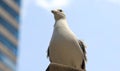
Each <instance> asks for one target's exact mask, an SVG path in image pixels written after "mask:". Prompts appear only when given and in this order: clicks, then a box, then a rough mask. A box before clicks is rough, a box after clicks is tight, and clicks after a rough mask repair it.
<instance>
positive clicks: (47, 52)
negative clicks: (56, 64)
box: [47, 47, 50, 57]
mask: <svg viewBox="0 0 120 71" xmlns="http://www.w3.org/2000/svg"><path fill="white" fill-rule="evenodd" d="M49 55H50V53H49V47H48V49H47V57H49Z"/></svg>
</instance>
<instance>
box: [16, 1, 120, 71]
mask: <svg viewBox="0 0 120 71" xmlns="http://www.w3.org/2000/svg"><path fill="white" fill-rule="evenodd" d="M58 1H60V0H23V1H22V7H21V8H22V11H21V24H20V38H19V39H20V43H19V56H18V71H45V69H46V68H47V66H48V65H49V60H48V59H47V57H46V55H47V48H48V45H49V41H50V39H51V36H52V31H53V25H54V18H53V15H52V13H51V12H50V10H51V9H55V8H62V9H63V10H64V11H65V14H66V16H67V20H68V23H69V26H70V28H71V29H72V30H73V32H74V33H75V34H76V35H77V36H78V38H79V39H81V40H83V41H84V42H85V44H86V46H87V57H88V62H87V71H120V68H119V66H120V61H119V60H120V51H119V50H120V0H61V1H60V2H59V3H58Z"/></svg>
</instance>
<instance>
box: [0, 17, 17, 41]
mask: <svg viewBox="0 0 120 71" xmlns="http://www.w3.org/2000/svg"><path fill="white" fill-rule="evenodd" d="M0 24H2V25H3V26H4V27H5V28H6V29H7V30H8V31H9V32H10V33H11V34H12V35H13V36H15V38H16V39H18V30H17V29H16V28H14V27H13V26H12V25H11V24H10V23H9V22H7V21H6V20H5V19H3V17H0Z"/></svg>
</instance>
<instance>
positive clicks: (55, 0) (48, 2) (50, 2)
mask: <svg viewBox="0 0 120 71" xmlns="http://www.w3.org/2000/svg"><path fill="white" fill-rule="evenodd" d="M69 2H70V0H36V3H37V5H38V6H40V7H42V8H44V9H46V10H49V9H53V8H62V7H66V6H68V5H69Z"/></svg>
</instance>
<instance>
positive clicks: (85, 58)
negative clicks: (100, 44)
mask: <svg viewBox="0 0 120 71" xmlns="http://www.w3.org/2000/svg"><path fill="white" fill-rule="evenodd" d="M78 42H79V45H80V47H81V48H82V51H83V55H84V59H83V62H82V65H81V68H82V69H83V70H84V71H86V64H85V62H86V61H87V56H86V47H85V45H84V43H83V42H82V41H81V40H78Z"/></svg>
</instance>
